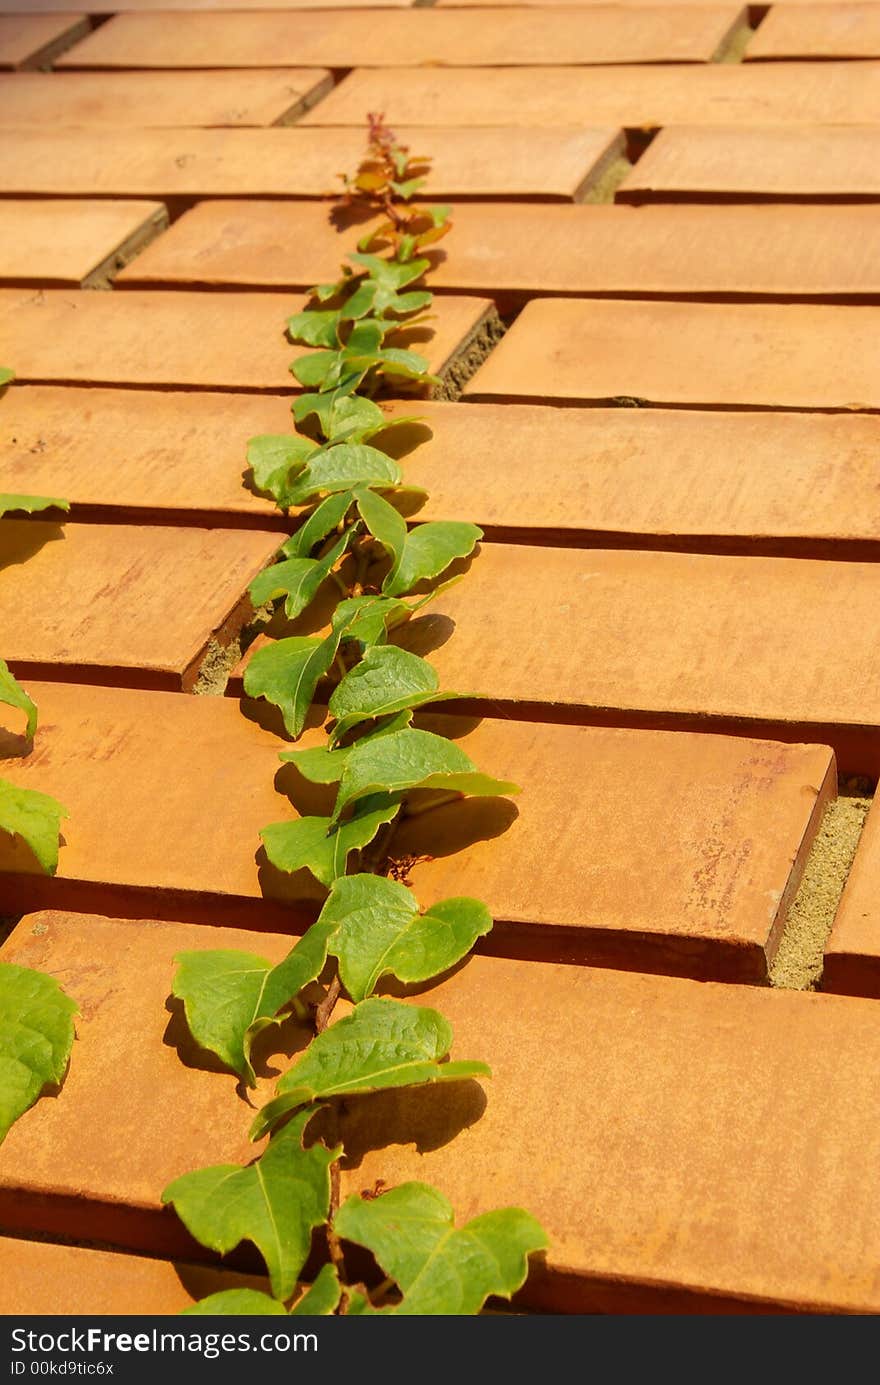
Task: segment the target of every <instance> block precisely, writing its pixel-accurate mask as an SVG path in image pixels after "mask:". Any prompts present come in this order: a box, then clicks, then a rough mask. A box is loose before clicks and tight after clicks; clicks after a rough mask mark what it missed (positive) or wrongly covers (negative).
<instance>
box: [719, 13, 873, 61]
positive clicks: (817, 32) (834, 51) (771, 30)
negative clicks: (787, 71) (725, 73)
mask: <svg viewBox="0 0 880 1385" xmlns="http://www.w3.org/2000/svg"><path fill="white" fill-rule="evenodd" d="M745 57H746V61H749V60H754V59H760V58H877V57H880V6H877V5H849V4H837V5H827V4H812V5H808V6H806V7H803V8H802V7H801V6H800V5H797V6H795V5H791V6H777V5H774V6H773V8H772V10H771V11H770V13H769V14H768V15H767V17H766V19H765V20H764V22H763V24H762V25H761V27H760V28H759V30H758V32H757V33H756V34H755V36H754V37H753V38H752V39H750V41H749V46H748V48H747V49H746V54H745Z"/></svg>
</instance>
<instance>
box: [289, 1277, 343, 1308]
mask: <svg viewBox="0 0 880 1385" xmlns="http://www.w3.org/2000/svg"><path fill="white" fill-rule="evenodd" d="M341 1297H342V1286H341V1284H340V1283H339V1275H338V1274H337V1273H336V1269H335V1267H334V1266H333V1265H324V1266H323V1267H322V1268H321V1270H320V1271H319V1273H318V1274H317V1276H316V1278H315V1282H314V1284H312V1286H311V1288H309V1289H307V1290H306V1292H305V1293H304V1294H303V1296H302V1298H301V1299H299V1301H298V1302H297V1303H295V1304H294V1305H293V1307H292V1308H291V1310H290V1314H291V1317H294V1318H298V1317H303V1318H328V1317H329V1316H330V1314H331V1313H333V1312H334V1311H335V1310H336V1308H337V1307H338V1306H339V1300H340V1298H341Z"/></svg>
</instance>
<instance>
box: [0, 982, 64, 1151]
mask: <svg viewBox="0 0 880 1385" xmlns="http://www.w3.org/2000/svg"><path fill="white" fill-rule="evenodd" d="M77 1011H78V1007H77V1005H76V1003H75V1002H74V1001H72V1000H71V999H70V998H69V997H68V996H66V995H65V994H64V992H63V991H62V989H61V987H60V986H59V985H58V982H57V981H56V980H55V979H54V977H51V976H45V975H44V974H43V972H40V971H31V970H30V968H29V967H17V966H13V965H12V963H10V962H0V1144H2V1143H3V1140H4V1139H5V1137H6V1135H7V1133H8V1131H9V1128H10V1126H11V1125H12V1124H13V1122H14V1121H16V1120H18V1118H19V1116H21V1115H23V1114H24V1112H25V1111H27V1110H28V1109H29V1108H30V1107H31V1106H33V1104H34V1102H35V1101H36V1100H37V1098H38V1096H39V1095H40V1092H41V1091H42V1090H43V1088H44V1087H46V1086H47V1085H49V1084H50V1083H58V1082H60V1081H61V1079H62V1078H63V1077H64V1074H65V1072H66V1070H67V1062H68V1059H69V1058H70V1050H71V1048H72V1047H73V1017H74V1015H75V1014H76V1013H77Z"/></svg>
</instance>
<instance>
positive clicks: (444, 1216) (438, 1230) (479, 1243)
mask: <svg viewBox="0 0 880 1385" xmlns="http://www.w3.org/2000/svg"><path fill="white" fill-rule="evenodd" d="M334 1229H335V1231H336V1233H337V1235H339V1236H342V1237H344V1238H345V1240H347V1241H353V1242H354V1243H355V1245H359V1246H365V1247H366V1248H367V1250H370V1251H372V1253H373V1255H375V1257H376V1259H377V1261H378V1262H379V1264H380V1265H381V1267H382V1269H383V1270H384V1271H385V1272H386V1274H388V1275H390V1276H391V1278H392V1279H394V1280H396V1282H397V1284H398V1285H399V1286H400V1288H401V1289H402V1291H403V1294H404V1298H403V1302H402V1303H399V1304H397V1305H395V1306H394V1307H393V1308H390V1309H388V1310H386V1311H387V1312H389V1313H391V1314H395V1315H397V1316H400V1317H412V1316H415V1315H420V1316H427V1315H435V1314H446V1315H448V1316H452V1315H455V1316H462V1315H466V1314H474V1313H479V1311H480V1309H481V1308H482V1307H483V1304H484V1303H485V1302H486V1299H487V1298H488V1297H489V1296H490V1295H491V1294H496V1295H500V1296H501V1297H503V1298H510V1297H511V1295H512V1294H514V1293H516V1291H517V1289H520V1288H522V1286H523V1284H524V1283H525V1281H526V1276H527V1275H528V1270H529V1266H528V1258H529V1255H531V1254H532V1253H533V1252H535V1251H539V1250H544V1249H545V1248H546V1246H547V1245H548V1244H549V1242H548V1240H547V1235H546V1232H545V1231H544V1229H543V1227H542V1226H540V1224H539V1223H538V1222H536V1221H535V1219H534V1217H531V1216H530V1215H529V1214H528V1212H524V1211H522V1210H521V1209H520V1208H519V1207H504V1208H501V1209H499V1210H498V1211H496V1212H485V1213H484V1214H483V1215H482V1216H481V1217H474V1219H473V1220H472V1221H469V1222H467V1223H466V1224H465V1225H464V1226H462V1227H459V1228H458V1229H456V1227H455V1225H454V1220H453V1211H452V1206H451V1204H450V1203H449V1202H448V1201H447V1199H446V1198H445V1197H444V1196H443V1194H442V1193H440V1192H438V1191H437V1189H436V1188H431V1187H429V1186H428V1185H427V1184H426V1183H403V1184H401V1186H400V1187H399V1188H392V1189H391V1190H390V1191H389V1192H387V1193H382V1194H381V1195H380V1196H379V1197H377V1198H371V1199H369V1200H367V1199H364V1198H360V1197H358V1196H357V1194H355V1195H354V1196H352V1197H350V1198H348V1199H347V1200H346V1201H345V1202H344V1203H343V1205H342V1207H340V1209H339V1211H338V1212H337V1214H336V1218H335V1220H334Z"/></svg>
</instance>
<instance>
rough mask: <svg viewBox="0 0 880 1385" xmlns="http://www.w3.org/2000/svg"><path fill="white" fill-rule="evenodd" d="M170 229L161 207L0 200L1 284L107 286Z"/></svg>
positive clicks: (138, 203)
mask: <svg viewBox="0 0 880 1385" xmlns="http://www.w3.org/2000/svg"><path fill="white" fill-rule="evenodd" d="M167 224H168V214H167V212H166V211H165V208H164V207H163V206H162V204H161V202H103V201H102V202H97V201H94V202H89V201H82V202H54V201H52V200H51V199H48V200H45V201H39V202H15V201H3V200H0V283H2V284H22V285H24V284H42V285H46V286H53V287H56V286H57V287H60V286H62V285H69V286H70V287H72V288H82V287H88V288H96V287H103V286H106V284H107V283H108V281H109V280H110V279H112V278H113V277H114V274H115V272H116V269H117V267H118V266H119V265H122V264H125V263H126V261H127V260H129V259H130V258H131V257H132V256H133V255H136V254H137V252H138V250H139V249H140V248H141V247H142V246H143V245H146V244H148V242H149V241H151V240H152V239H153V237H154V236H155V235H157V234H158V232H160V231H161V230H163V229H164V228H165V226H167Z"/></svg>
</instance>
